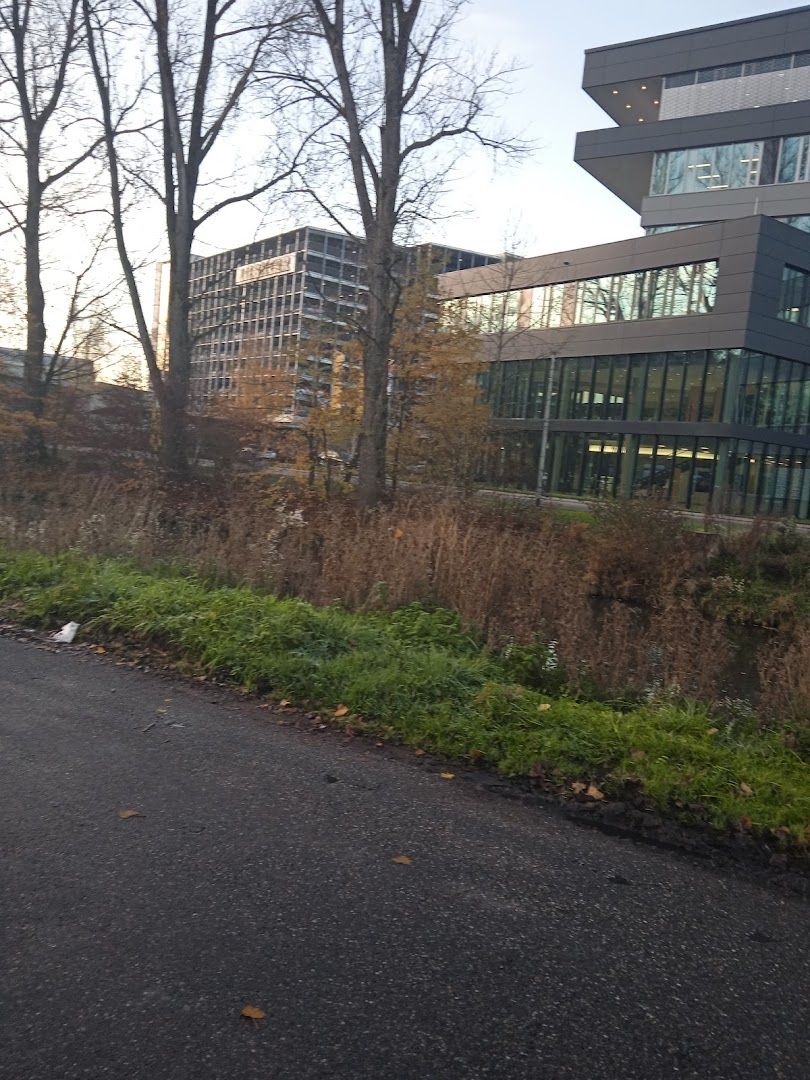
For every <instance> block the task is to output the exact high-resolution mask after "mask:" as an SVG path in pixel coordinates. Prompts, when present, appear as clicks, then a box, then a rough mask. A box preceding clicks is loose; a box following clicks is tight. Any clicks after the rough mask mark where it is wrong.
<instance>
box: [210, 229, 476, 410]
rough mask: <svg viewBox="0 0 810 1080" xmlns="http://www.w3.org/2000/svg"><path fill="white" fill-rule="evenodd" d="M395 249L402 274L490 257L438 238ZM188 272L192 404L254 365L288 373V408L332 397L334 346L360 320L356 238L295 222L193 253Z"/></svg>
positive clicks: (360, 263)
mask: <svg viewBox="0 0 810 1080" xmlns="http://www.w3.org/2000/svg"><path fill="white" fill-rule="evenodd" d="M398 256H399V261H398V265H397V271H398V273H400V274H401V275H402V276H403V277H406V278H407V277H409V276H411V275H412V274H415V273H416V272H417V271H418V270H419V268H421V267H423V266H430V267H432V268H433V269H435V270H436V272H437V273H439V272H442V273H443V272H445V271H447V270H457V269H468V268H470V267H475V266H483V265H485V264H486V263H489V262H497V259H495V258H494V257H493V256H489V255H481V254H478V253H477V252H471V251H462V250H459V249H456V248H448V247H444V246H443V245H435V244H419V245H417V246H415V247H410V248H402V249H399V250H398ZM251 270H252V272H250V271H251ZM245 271H248V273H245ZM191 278H192V280H191V293H192V296H191V300H192V304H191V312H190V322H191V331H192V335H193V338H194V352H193V356H192V364H191V393H192V398H193V399H194V401H195V402H197V403H202V402H204V401H206V400H211V399H212V398H213V397H214V396H215V395H217V394H218V393H220V392H225V393H227V392H228V391H229V390H230V389H231V387H232V385H233V382H234V380H235V379H236V378H237V377H238V373H239V372H240V370H243V369H244V366H245V365H246V364H248V363H257V364H259V365H260V366H263V367H274V368H277V369H281V370H286V371H290V372H292V373H293V378H292V379H291V382H293V383H294V387H295V388H294V391H292V392H291V398H290V406H289V411H290V412H291V413H292V414H293V415H298V414H305V413H306V411H307V410H309V409H311V408H313V407H315V406H324V405H327V404H328V403H329V401H330V400H331V395H332V385H333V379H334V378H335V377H336V375H337V377H338V378H344V377H345V368H343V369H340V365H338V367H337V368H336V366H335V363H334V358H335V354H336V352H339V351H340V349H341V346H342V345H343V344H344V343H345V342H346V341H349V340H352V339H353V338H356V337H357V335H358V333H359V327H361V326H362V324H363V321H364V319H365V312H366V307H367V299H368V288H367V285H366V253H365V247H364V245H363V244H362V243H361V242H359V241H357V240H353V239H352V238H351V237H348V236H342V235H339V234H336V233H332V232H328V231H326V230H321V229H311V228H301V229H296V230H293V231H291V232H286V233H282V234H280V235H278V236H272V237H268V238H267V239H265V240H260V241H257V242H255V243H253V244H250V245H248V246H247V247H242V248H236V249H233V250H231V251H225V252H222V253H221V254H218V255H212V256H210V257H209V258H204V259H196V260H195V261H194V262H193V263H192V275H191ZM340 370H342V372H343V373H342V374H339V371H340Z"/></svg>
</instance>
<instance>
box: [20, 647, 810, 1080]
mask: <svg viewBox="0 0 810 1080" xmlns="http://www.w3.org/2000/svg"><path fill="white" fill-rule="evenodd" d="M212 699H214V700H212ZM277 720H278V716H277V715H276V714H273V713H271V712H269V711H266V710H262V709H260V708H258V707H257V706H256V705H255V704H253V703H249V702H248V703H245V702H241V701H239V700H238V699H237V698H236V697H235V696H228V695H227V694H225V693H223V692H221V691H217V690H215V689H211V688H209V687H207V686H205V685H203V684H199V685H189V684H184V683H181V682H179V681H171V680H169V679H167V678H165V677H161V676H157V675H154V674H151V673H144V672H140V671H137V670H134V669H131V668H126V667H122V666H118V665H116V662H115V660H114V659H111V658H110V657H109V656H107V657H103V658H102V657H97V656H94V655H90V654H88V653H87V651H86V650H76V649H63V650H62V651H61V652H51V651H47V650H45V649H43V648H41V647H37V646H35V645H32V644H21V643H19V642H17V641H14V640H11V639H8V638H6V639H2V638H0V755H1V756H0V769H1V770H2V773H1V775H2V781H0V825H1V827H2V832H0V840H1V841H2V848H3V850H2V861H1V862H0V875H1V876H0V903H1V904H2V930H1V931H0V933H2V940H1V941H0V998H2V1001H1V1002H0V1005H1V1010H2V1011H1V1014H0V1077H2V1078H3V1080H76V1078H79V1077H81V1078H90V1080H102V1078H108V1077H111V1078H115V1080H213V1078H217V1080H253V1078H256V1080H258V1078H261V1080H315V1078H319V1080H320V1078H323V1080H327V1078H329V1080H388V1078H392V1080H434V1078H435V1080H477V1078H481V1080H484V1078H496V1077H497V1078H504V1080H556V1078H566V1077H577V1078H580V1077H584V1078H586V1080H625V1078H638V1080H666V1078H669V1077H677V1078H684V1077H688V1078H695V1080H710V1078H721V1077H722V1078H728V1080H732V1078H734V1080H737V1078H746V1080H759V1078H765V1077H769V1078H770V1077H774V1078H776V1077H779V1078H794V1077H795V1078H796V1080H799V1078H801V1080H806V1078H807V1076H808V1073H809V1072H810V1064H808V1062H810V1004H809V1003H808V995H807V987H808V958H809V957H810V944H809V943H808V940H809V939H808V923H809V922H810V920H809V919H808V912H809V911H810V909H809V908H808V906H807V905H806V904H804V903H802V901H801V900H799V899H798V898H794V897H792V896H786V895H780V894H778V893H776V892H771V891H768V890H767V889H766V888H764V887H763V886H762V885H759V884H756V883H754V882H749V881H746V880H745V879H743V878H740V877H739V876H737V877H735V876H730V875H725V874H723V873H721V872H719V871H715V870H713V869H712V868H711V867H710V866H708V865H705V864H702V863H700V862H698V861H696V860H694V859H692V858H689V857H687V856H679V855H675V854H670V853H667V852H665V851H661V850H657V849H653V848H650V847H646V846H643V845H641V844H636V843H634V842H633V841H629V840H621V839H617V838H614V837H610V836H606V835H604V834H602V833H599V832H596V831H592V830H589V829H586V828H582V827H578V826H577V825H575V824H573V823H571V822H569V821H567V820H565V819H563V818H561V817H560V816H559V815H557V814H556V813H553V812H551V811H545V810H542V809H538V808H536V807H530V806H524V805H522V804H520V803H518V802H513V801H509V800H506V799H503V798H502V797H499V796H497V795H494V794H491V793H488V792H486V791H482V790H480V789H479V788H478V787H476V785H475V784H474V783H472V782H467V781H464V780H463V779H461V778H457V779H455V780H453V781H447V780H442V779H441V778H440V776H439V772H438V768H439V767H438V766H435V765H433V764H431V763H429V762H427V763H426V759H419V758H414V759H410V757H408V758H407V759H406V758H405V757H404V755H402V754H399V755H398V754H392V753H390V752H389V751H388V750H386V749H379V748H377V747H376V746H375V745H374V744H373V743H369V742H365V741H362V740H358V739H350V738H347V737H344V736H340V735H337V734H335V733H334V732H331V731H328V732H315V733H309V732H307V731H303V730H300V729H298V728H296V727H294V726H279V725H278V723H277ZM125 809H130V810H137V811H138V812H139V814H140V815H142V816H139V817H130V818H127V819H122V818H120V817H119V816H118V812H119V811H120V810H125ZM399 855H406V856H408V857H409V858H410V859H411V860H412V861H411V862H410V864H398V863H395V862H393V861H392V859H393V858H394V857H395V856H399ZM245 1005H254V1006H257V1007H259V1008H261V1009H262V1010H263V1011H264V1012H265V1014H266V1017H265V1019H263V1020H248V1019H245V1018H242V1017H241V1016H240V1010H241V1009H242V1008H243V1006H245Z"/></svg>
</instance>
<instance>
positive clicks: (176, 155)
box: [81, 0, 300, 474]
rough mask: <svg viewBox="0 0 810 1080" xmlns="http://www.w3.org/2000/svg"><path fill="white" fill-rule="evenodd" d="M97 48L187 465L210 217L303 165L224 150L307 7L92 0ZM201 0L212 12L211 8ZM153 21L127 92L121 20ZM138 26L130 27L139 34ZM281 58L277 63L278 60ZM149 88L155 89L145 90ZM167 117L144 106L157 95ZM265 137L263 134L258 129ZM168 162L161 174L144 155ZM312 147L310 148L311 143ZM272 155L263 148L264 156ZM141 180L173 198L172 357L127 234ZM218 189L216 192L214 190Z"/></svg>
mask: <svg viewBox="0 0 810 1080" xmlns="http://www.w3.org/2000/svg"><path fill="white" fill-rule="evenodd" d="M81 4H82V11H83V19H84V25H85V28H86V33H87V39H88V47H89V53H90V58H91V63H92V68H93V75H94V78H95V83H96V88H97V91H98V96H99V102H100V105H101V114H102V124H103V129H104V141H105V148H106V153H107V158H108V163H109V178H110V195H111V208H112V215H113V225H114V229H115V237H116V244H117V248H118V254H119V257H120V260H121V265H122V267H123V272H124V277H125V280H126V283H127V288H128V291H129V296H130V300H131V303H132V308H133V312H134V316H135V322H136V327H137V336H138V338H139V340H140V343H141V346H142V348H143V352H144V357H145V360H146V364H147V367H148V370H149V377H150V381H151V385H152V389H153V390H154V393H155V397H156V399H157V402H158V406H159V410H160V418H161V441H160V452H161V463H162V465H163V467H164V468H165V469H167V470H169V471H171V472H174V473H178V474H182V473H183V472H185V470H186V468H187V465H188V452H187V435H186V411H187V405H188V396H189V384H190V371H191V359H192V349H193V340H192V335H191V330H190V312H191V304H192V296H191V286H192V245H193V243H194V239H195V236H196V235H197V232H198V230H199V228H200V227H201V226H203V225H204V224H205V223H206V222H208V221H209V220H210V219H211V218H213V217H214V215H216V214H218V213H219V212H220V211H222V210H224V209H225V208H227V207H230V206H233V205H235V204H237V203H242V202H247V201H250V200H254V199H258V198H260V197H262V196H268V195H269V194H270V193H271V192H273V191H274V190H275V189H280V188H281V187H282V185H283V184H284V182H285V181H286V180H287V179H288V178H289V177H290V176H292V175H293V173H294V171H295V168H296V167H297V164H298V158H297V156H296V155H295V154H293V155H292V156H291V158H290V159H289V160H286V159H285V158H284V156H283V154H281V152H280V151H279V152H276V151H277V147H276V145H275V144H274V143H273V142H272V140H270V139H268V140H267V142H268V143H269V144H270V145H271V146H272V151H273V152H272V153H270V152H268V153H266V154H265V155H264V156H263V161H262V166H263V171H262V173H261V175H260V176H259V175H256V174H255V172H254V175H253V177H252V178H251V177H250V176H249V177H248V179H247V181H246V180H245V179H244V174H245V173H246V172H247V173H250V172H251V170H246V169H245V168H244V167H242V165H241V163H240V162H239V160H238V154H237V151H236V149H232V150H231V151H230V153H228V152H227V150H226V149H224V147H223V144H225V143H226V137H227V135H228V134H230V133H232V132H233V131H234V129H235V128H236V127H237V121H238V118H239V116H240V114H241V113H247V114H250V113H251V112H252V114H253V116H252V118H253V121H254V124H255V122H256V117H257V112H256V110H257V109H258V108H260V107H261V106H260V104H259V103H258V102H257V96H258V90H259V87H260V85H261V93H262V95H263V96H264V95H267V94H269V93H270V87H269V85H268V82H267V81H264V79H263V73H264V72H266V71H267V69H268V67H269V66H271V64H270V58H271V57H272V56H274V55H275V54H277V53H278V52H280V51H283V50H284V49H285V48H286V47H287V45H288V39H289V36H290V34H291V32H292V30H293V28H294V26H295V25H296V21H297V14H296V9H295V7H294V5H293V2H292V0H259V2H257V3H254V2H251V0H205V2H204V4H202V5H200V6H197V5H195V4H194V3H193V2H191V0H189V2H187V3H184V2H183V0H177V2H175V3H173V4H171V5H170V3H169V0H129V2H128V3H126V4H124V5H121V4H116V3H115V2H114V0H81ZM200 7H201V8H202V10H200ZM125 24H128V25H129V26H134V27H136V28H137V26H138V25H140V26H141V30H142V37H141V39H140V40H139V44H141V45H143V46H145V53H146V55H147V57H148V56H150V55H151V60H150V59H147V61H146V63H147V65H148V66H147V70H146V72H145V76H144V78H145V81H144V82H142V83H141V85H140V87H139V88H136V89H135V90H134V92H131V96H130V97H129V98H128V99H124V94H123V91H122V90H121V84H122V83H123V81H124V74H125V73H126V72H127V71H128V70H129V69H130V68H129V67H128V64H127V61H129V64H130V66H131V63H132V57H131V56H129V55H128V43H127V42H125V44H124V45H123V46H122V44H121V41H122V38H121V28H122V26H124V25H125ZM131 33H132V31H130V34H131ZM276 66H277V65H276ZM145 87H148V88H149V91H150V92H149V94H148V95H147V94H144V92H143V91H144V88H145ZM152 99H154V100H156V101H157V104H158V111H157V115H156V116H154V117H149V116H145V115H144V110H145V108H146V107H147V106H148V103H149V101H150V100H152ZM136 115H137V116H138V117H139V123H140V125H141V128H140V130H141V132H143V131H149V132H151V133H153V134H154V135H155V137H156V141H157V144H158V145H157V147H154V144H146V145H144V144H140V151H139V153H140V160H139V161H136V162H133V160H132V159H133V146H132V143H131V141H130V140H131V136H132V131H133V118H134V117H135V116H136ZM251 138H252V139H254V140H255V139H256V136H255V134H251ZM150 146H151V149H152V151H153V153H154V155H155V156H156V158H157V160H158V161H159V162H160V169H159V171H158V174H157V175H156V176H154V177H152V176H150V175H149V169H148V167H147V166H146V165H145V164H144V157H143V154H144V152H148V148H149V147H150ZM299 149H300V148H299ZM259 156H260V157H261V156H262V155H259ZM134 187H137V188H138V189H139V190H140V191H141V192H142V193H143V192H145V191H148V192H149V193H151V195H153V196H155V197H157V198H158V199H159V200H160V202H161V203H162V205H163V210H164V216H165V234H164V236H165V241H166V244H167V246H168V249H169V311H168V359H167V361H166V363H165V365H164V366H161V363H160V362H159V358H158V356H157V355H156V352H155V348H154V345H153V342H152V339H151V336H150V326H149V319H148V317H147V314H146V311H145V305H144V301H143V298H142V296H141V293H140V289H139V284H138V280H137V272H136V271H137V267H136V265H135V261H134V255H133V254H132V252H133V250H134V248H133V246H132V245H131V243H130V240H129V238H128V236H127V231H126V225H127V207H128V202H129V199H130V196H131V192H132V190H133V188H134ZM210 192H213V193H214V197H213V200H211V199H210V198H207V196H209V193H210Z"/></svg>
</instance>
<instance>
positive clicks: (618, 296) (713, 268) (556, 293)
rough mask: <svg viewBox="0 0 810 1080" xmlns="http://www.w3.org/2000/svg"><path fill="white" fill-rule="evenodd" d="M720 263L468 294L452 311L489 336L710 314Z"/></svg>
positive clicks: (668, 267)
mask: <svg viewBox="0 0 810 1080" xmlns="http://www.w3.org/2000/svg"><path fill="white" fill-rule="evenodd" d="M717 273H718V264H717V261H716V260H713V261H711V262H701V263H687V264H683V265H680V266H664V267H657V268H655V269H651V270H637V271H634V272H633V273H629V274H612V275H610V276H609V277H601V278H588V279H585V280H581V281H565V282H558V283H555V284H553V285H538V286H537V287H536V288H533V289H521V290H513V291H511V292H501V293H490V294H486V295H482V296H468V297H464V298H463V299H460V300H455V301H451V302H449V303H448V305H447V307H448V311H449V312H450V314H451V316H453V317H459V316H460V317H461V319H462V320H463V321H464V322H465V323H466V324H467V325H468V326H469V327H471V328H472V329H475V330H478V331H480V332H482V333H487V334H498V333H509V332H512V331H515V330H519V329H520V330H546V329H550V328H553V327H561V326H588V325H593V324H597V323H608V322H624V321H635V320H639V319H665V318H673V317H675V316H679V315H706V314H708V313H709V312H711V311H713V310H714V305H715V300H716V296H717Z"/></svg>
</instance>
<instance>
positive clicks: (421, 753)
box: [414, 747, 425, 757]
mask: <svg viewBox="0 0 810 1080" xmlns="http://www.w3.org/2000/svg"><path fill="white" fill-rule="evenodd" d="M424 753H425V751H424V750H422V748H421V747H420V748H419V749H418V750H414V754H416V756H417V757H422V756H423V754H424Z"/></svg>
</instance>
